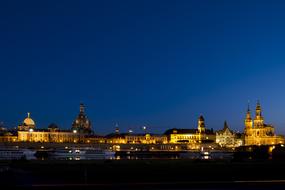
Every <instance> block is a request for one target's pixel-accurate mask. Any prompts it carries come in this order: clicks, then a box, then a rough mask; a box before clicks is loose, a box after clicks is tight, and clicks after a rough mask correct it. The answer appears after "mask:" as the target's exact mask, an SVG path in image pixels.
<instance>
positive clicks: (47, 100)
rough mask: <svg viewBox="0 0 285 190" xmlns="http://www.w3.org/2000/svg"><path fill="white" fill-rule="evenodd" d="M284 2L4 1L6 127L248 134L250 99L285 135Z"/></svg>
mask: <svg viewBox="0 0 285 190" xmlns="http://www.w3.org/2000/svg"><path fill="white" fill-rule="evenodd" d="M284 10H285V3H284V1H271V0H270V1H260V0H258V1H253V0H250V1H247V0H245V1H234V0H231V1H228V0H225V1H218V0H216V1H213V0H209V1H203V0H199V1H190V0H185V1H183V0H180V1H175V0H173V1H166V0H161V1H159V0H141V1H133V0H130V1H123V0H120V1H118V0H114V1H108V0H104V1H70V0H67V1H58V0H56V1H51V0H47V1H38V0H36V1H7V2H6V3H5V2H1V3H0V63H1V70H0V71H1V74H0V86H1V93H0V108H1V109H0V120H1V121H3V122H4V123H5V124H6V125H7V126H10V127H11V126H16V125H18V124H19V123H20V122H21V121H22V120H23V119H24V118H25V117H26V112H28V111H29V112H31V114H32V118H33V119H34V120H35V121H36V123H37V127H39V128H45V127H47V125H48V124H49V123H51V122H55V123H57V124H58V125H59V126H60V127H62V128H70V126H71V123H72V121H73V119H74V118H75V116H76V115H77V113H78V111H79V103H80V102H83V103H85V104H86V106H87V110H86V111H87V114H88V116H89V118H90V119H91V121H92V122H93V128H94V130H95V132H97V133H101V134H106V133H109V132H112V131H113V130H114V126H115V123H118V124H119V127H120V128H121V131H124V130H127V129H128V128H133V129H134V130H135V132H139V128H140V126H143V125H147V126H148V127H149V128H150V130H151V131H152V132H164V131H165V130H166V129H168V128H171V127H181V128H182V127H183V128H193V127H196V126H197V125H196V123H197V118H198V116H199V115H200V114H203V115H204V117H205V119H206V125H207V127H208V128H214V129H220V128H222V127H223V122H224V120H227V121H228V123H229V125H230V127H231V128H233V129H235V130H243V119H244V116H245V111H246V107H247V102H248V100H249V101H250V102H251V108H252V110H254V108H255V104H256V101H257V100H258V99H259V100H260V101H261V105H262V108H263V110H264V112H263V113H264V116H265V121H266V122H267V123H272V124H274V125H276V130H277V131H278V132H282V133H285V128H284V127H285V117H284V116H285V111H284V107H285V101H284V97H285V88H284V87H285V85H284V81H285V75H284V74H285V64H284V63H285V11H284Z"/></svg>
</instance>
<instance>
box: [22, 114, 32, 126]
mask: <svg viewBox="0 0 285 190" xmlns="http://www.w3.org/2000/svg"><path fill="white" fill-rule="evenodd" d="M24 125H27V126H35V122H34V120H32V118H30V113H28V117H27V118H26V119H25V120H24Z"/></svg>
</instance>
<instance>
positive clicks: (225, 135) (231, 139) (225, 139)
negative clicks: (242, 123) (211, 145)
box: [216, 121, 243, 148]
mask: <svg viewBox="0 0 285 190" xmlns="http://www.w3.org/2000/svg"><path fill="white" fill-rule="evenodd" d="M216 143H217V144H219V145H220V146H221V147H226V148H232V147H239V146H242V145H243V140H242V139H241V138H240V135H238V134H236V133H235V132H233V131H232V130H230V128H229V126H228V124H227V122H226V121H225V123H224V128H223V129H222V130H220V131H217V132H216Z"/></svg>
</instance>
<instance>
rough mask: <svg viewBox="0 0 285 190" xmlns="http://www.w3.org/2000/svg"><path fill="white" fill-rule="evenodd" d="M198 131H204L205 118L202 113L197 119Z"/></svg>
mask: <svg viewBox="0 0 285 190" xmlns="http://www.w3.org/2000/svg"><path fill="white" fill-rule="evenodd" d="M198 132H199V133H205V119H204V117H203V116H202V115H201V116H200V117H199V119H198Z"/></svg>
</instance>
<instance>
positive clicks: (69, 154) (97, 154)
mask: <svg viewBox="0 0 285 190" xmlns="http://www.w3.org/2000/svg"><path fill="white" fill-rule="evenodd" d="M51 157H53V158H55V159H60V158H61V159H71V160H92V159H112V158H114V157H115V152H114V151H109V150H102V149H94V148H65V149H56V150H55V151H54V152H52V153H51Z"/></svg>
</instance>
